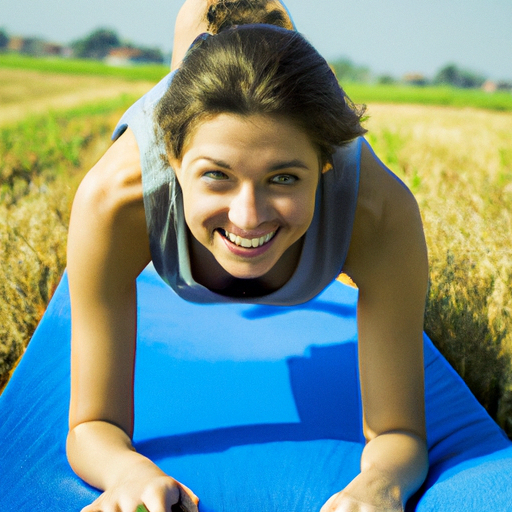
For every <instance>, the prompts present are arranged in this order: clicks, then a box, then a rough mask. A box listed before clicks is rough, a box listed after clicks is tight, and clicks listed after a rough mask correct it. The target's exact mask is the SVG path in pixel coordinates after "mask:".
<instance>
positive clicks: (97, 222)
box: [68, 129, 149, 270]
mask: <svg viewBox="0 0 512 512" xmlns="http://www.w3.org/2000/svg"><path fill="white" fill-rule="evenodd" d="M87 255H88V256H87ZM148 255H149V242H148V241H147V234H146V221H145V213H144V203H143V193H142V180H141V169H140V158H139V151H138V147H137V143H136V141H135V137H134V136H133V133H132V132H131V131H130V130H129V129H128V130H127V131H126V132H125V133H124V134H123V135H122V136H121V137H120V138H119V139H118V140H117V141H116V142H114V144H113V145H112V146H111V147H110V148H109V150H108V151H107V152H106V153H105V155H104V156H103V157H102V158H101V159H100V160H99V161H98V163H97V164H96V165H95V166H94V167H93V168H92V169H91V170H90V171H89V172H88V173H87V175H86V176H85V178H84V179H83V181H82V183H81V184H80V186H79V188H78V190H77V193H76V196H75V199H74V201H73V207H72V213H71V222H70V228H69V241H68V266H69V267H70V269H72V268H73V266H74V264H75V263H76V262H83V259H84V258H90V261H92V260H93V259H94V258H98V261H101V260H102V259H103V260H106V259H107V258H108V259H110V260H112V261H114V260H118V259H120V258H123V256H126V257H125V260H131V262H132V263H131V264H129V265H128V267H131V266H132V265H134V266H135V267H136V268H138V267H141V265H142V268H143V266H144V265H143V262H144V261H145V260H147V261H146V263H147V262H148V261H149V256H148ZM142 268H140V270H142Z"/></svg>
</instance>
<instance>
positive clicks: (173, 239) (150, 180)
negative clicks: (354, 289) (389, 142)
mask: <svg viewBox="0 0 512 512" xmlns="http://www.w3.org/2000/svg"><path fill="white" fill-rule="evenodd" d="M171 80H172V73H171V74H170V75H168V76H166V77H165V78H164V79H163V80H162V81H161V82H160V83H159V84H158V85H156V86H155V87H154V88H153V89H152V90H151V91H150V92H149V93H148V94H146V95H145V96H144V97H142V98H141V99H140V100H139V101H138V102H137V103H135V104H134V105H132V107H130V109H128V111H127V112H126V113H125V114H124V116H123V117H122V118H121V120H120V122H119V124H118V125H117V127H116V130H115V131H114V135H113V139H114V140H115V139H117V138H118V137H119V136H120V135H121V134H122V133H123V132H124V130H125V129H126V127H127V126H128V125H129V126H130V129H131V130H132V131H133V132H134V134H135V137H136V139H137V143H138V146H139V150H140V155H141V167H142V186H143V193H144V209H145V212H146V221H147V228H148V234H149V241H150V248H151V256H152V259H153V264H154V266H155V269H156V270H157V272H158V273H159V275H160V276H161V277H162V279H163V280H164V281H165V282H166V283H167V284H168V285H169V286H171V288H172V289H173V290H174V291H175V292H176V293H177V294H178V295H179V296H180V297H182V298H183V299H185V300H188V301H191V302H198V303H215V302H218V303H220V302H246V303H250V304H268V305H282V306H291V305H295V304H301V303H303V302H306V301H308V300H310V299H312V298H313V297H315V296H316V295H317V294H319V293H320V292H321V291H322V290H323V289H324V288H325V287H326V286H327V285H328V284H329V283H331V282H332V280H333V279H335V278H336V277H337V276H338V275H339V273H340V272H341V269H342V268H343V264H344V262H345V258H346V256H347V251H348V247H349V244H350V237H351V233H352V225H353V222H354V214H355V209H356V204H357V192H358V186H359V169H360V159H361V146H362V144H363V139H362V138H358V139H355V140H353V141H351V142H349V143H347V144H346V145H343V146H342V147H340V148H338V149H337V151H336V153H335V154H334V157H333V164H334V165H333V169H331V170H329V171H327V172H325V173H324V174H322V177H321V180H320V183H319V187H318V190H317V194H316V206H315V212H314V216H313V221H312V223H311V225H310V227H309V228H308V230H307V232H306V234H305V235H304V243H303V247H302V253H301V256H300V259H299V263H298V265H297V268H296V270H295V272H294V274H293V275H292V277H291V278H290V279H289V281H288V282H287V283H286V284H285V285H284V286H282V287H281V288H279V289H278V290H276V291H274V292H272V293H269V294H267V295H263V296H259V297H248V298H245V297H236V298H234V297H229V296H225V295H220V294H218V293H215V292H213V291H211V290H210V289H208V288H206V287H204V286H202V285H201V284H199V283H197V282H196V281H195V280H194V278H193V276H192V271H191V267H190V258H189V252H188V242H187V226H186V223H185V218H184V215H183V207H182V197H181V189H180V187H179V184H178V182H177V181H176V180H175V178H174V174H173V171H172V169H171V167H170V165H169V163H168V161H167V157H166V150H165V144H164V142H163V136H162V132H161V129H160V128H159V126H157V124H156V122H155V121H154V112H155V106H156V105H157V103H158V101H159V100H160V99H161V97H162V95H163V93H164V92H165V90H166V89H167V88H168V86H169V84H170V81H171Z"/></svg>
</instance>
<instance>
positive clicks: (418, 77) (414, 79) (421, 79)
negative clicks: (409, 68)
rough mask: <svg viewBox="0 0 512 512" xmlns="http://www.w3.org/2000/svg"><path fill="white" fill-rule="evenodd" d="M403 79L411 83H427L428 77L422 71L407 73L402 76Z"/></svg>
mask: <svg viewBox="0 0 512 512" xmlns="http://www.w3.org/2000/svg"><path fill="white" fill-rule="evenodd" d="M402 81H403V82H404V83H406V84H409V85H427V84H428V79H427V77H426V76H425V75H423V74H422V73H407V74H405V75H404V76H403V77H402Z"/></svg>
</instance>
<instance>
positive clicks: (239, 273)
mask: <svg viewBox="0 0 512 512" xmlns="http://www.w3.org/2000/svg"><path fill="white" fill-rule="evenodd" d="M221 266H222V268H223V269H224V270H225V271H226V272H227V273H228V274H229V275H230V276H232V277H234V278H235V279H258V278H260V277H263V276H264V275H265V274H267V273H268V272H269V271H270V270H271V269H270V268H266V267H265V268H259V269H258V268H243V267H242V268H241V266H239V265H229V264H227V265H221Z"/></svg>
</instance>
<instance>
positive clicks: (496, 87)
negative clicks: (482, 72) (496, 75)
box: [482, 80, 512, 92]
mask: <svg viewBox="0 0 512 512" xmlns="http://www.w3.org/2000/svg"><path fill="white" fill-rule="evenodd" d="M482 90H484V91H485V92H496V91H512V82H507V81H506V80H500V81H498V82H495V81H494V80H486V81H485V82H484V84H483V85H482Z"/></svg>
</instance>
